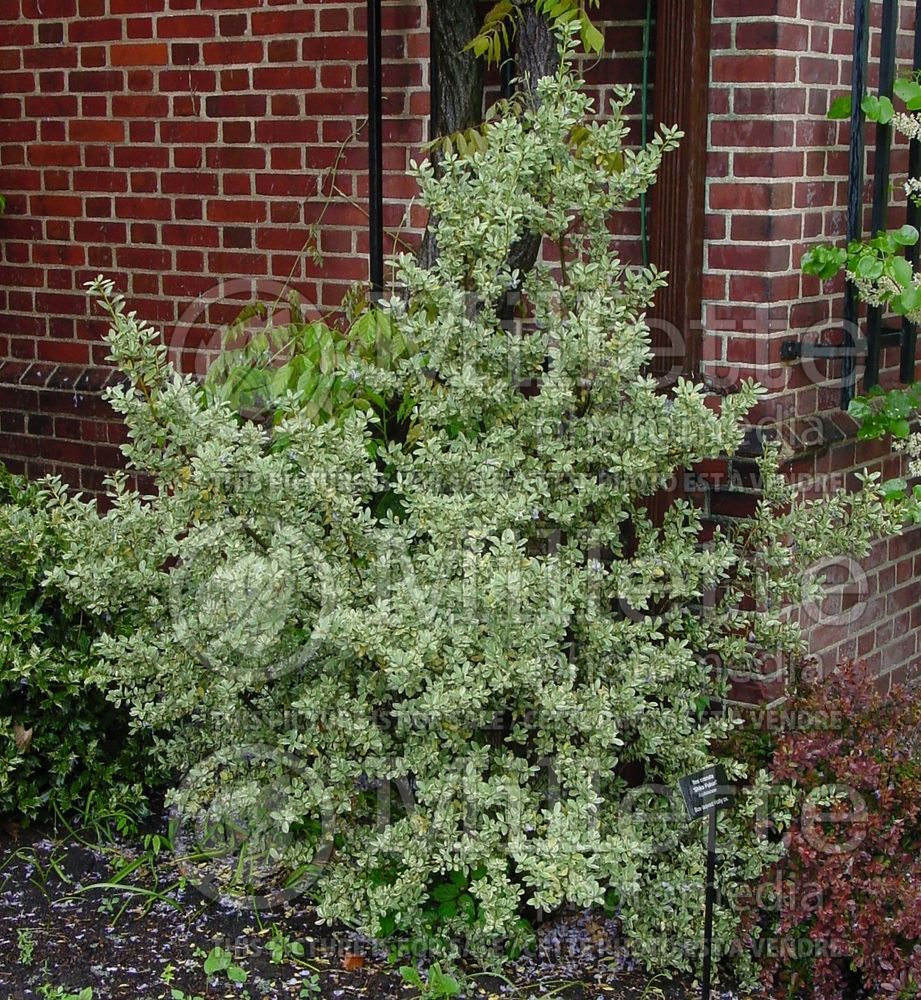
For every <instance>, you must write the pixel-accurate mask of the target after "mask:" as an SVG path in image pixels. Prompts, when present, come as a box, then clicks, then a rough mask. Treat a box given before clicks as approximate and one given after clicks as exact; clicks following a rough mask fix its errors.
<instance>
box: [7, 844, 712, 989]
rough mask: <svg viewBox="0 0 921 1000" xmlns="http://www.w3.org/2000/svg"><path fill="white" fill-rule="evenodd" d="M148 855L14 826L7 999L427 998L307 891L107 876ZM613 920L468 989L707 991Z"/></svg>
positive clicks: (562, 938) (579, 917)
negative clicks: (227, 891) (275, 905)
mask: <svg viewBox="0 0 921 1000" xmlns="http://www.w3.org/2000/svg"><path fill="white" fill-rule="evenodd" d="M137 856H138V852H137V851H133V850H132V848H131V847H130V846H128V845H123V844H114V845H105V846H103V847H100V846H97V845H93V844H91V843H90V842H89V841H86V840H84V839H82V838H81V839H73V838H70V839H61V838H59V837H56V836H55V835H54V834H53V833H51V832H49V831H48V830H27V831H18V830H12V831H10V830H8V831H7V832H6V833H2V832H0V1000H43V998H44V996H45V995H46V994H47V993H48V992H49V991H48V990H47V989H46V990H45V991H44V992H43V991H42V987H52V988H53V987H62V988H63V992H64V993H68V992H73V993H78V992H79V991H80V989H83V988H86V987H92V989H93V998H94V1000H121V998H132V1000H134V998H151V1000H154V998H156V1000H170V998H171V991H172V990H181V991H182V992H183V993H185V994H186V995H187V996H188V997H189V998H190V1000H192V998H202V1000H217V998H235V1000H247V998H248V1000H259V998H266V1000H273V998H278V1000H282V998H299V1000H303V998H319V997H325V998H335V1000H340V998H341V1000H348V998H351V997H364V998H370V1000H389V998H397V997H399V998H401V1000H410V998H411V997H413V996H415V995H417V993H416V991H415V990H413V989H412V988H410V987H407V986H406V985H405V983H404V982H403V981H402V979H401V978H400V976H399V974H398V973H397V972H396V971H395V970H394V968H393V966H389V965H388V964H387V962H386V960H385V958H384V957H383V956H381V955H380V954H375V952H374V949H373V948H369V947H367V946H363V945H362V944H361V943H360V942H359V941H357V940H356V939H355V937H354V936H352V935H350V934H349V933H348V932H346V931H336V930H333V929H330V928H328V927H324V926H320V925H318V924H317V922H316V920H315V918H314V916H313V913H312V911H311V909H310V907H309V906H308V905H307V904H306V903H303V902H301V901H298V900H295V901H294V902H293V903H290V904H288V905H286V906H285V908H284V909H283V910H279V911H278V912H274V913H259V914H257V913H254V912H253V911H252V909H249V910H247V909H244V908H239V907H237V906H232V905H228V904H227V902H226V901H223V902H222V901H220V900H218V901H214V900H210V899H207V898H204V897H203V896H202V895H201V894H200V893H199V892H198V891H197V890H196V889H195V888H194V887H193V886H191V885H189V884H185V885H183V884H182V882H181V881H180V880H181V878H182V874H183V873H182V872H181V871H178V870H177V869H176V868H175V867H172V866H173V862H172V861H171V860H169V859H165V858H164V857H163V856H162V855H161V857H160V858H159V859H158V860H157V864H156V867H155V868H152V867H151V866H150V865H142V866H141V867H139V868H138V869H137V870H136V871H134V872H132V873H131V874H130V877H126V878H125V879H124V881H123V882H122V883H120V884H119V885H117V886H114V887H112V886H109V887H100V883H109V882H111V880H112V879H113V876H114V874H115V873H117V872H118V871H119V870H121V869H123V868H124V866H125V865H126V864H129V863H130V862H131V860H132V858H136V857H137ZM146 893H157V894H159V895H161V896H162V897H163V898H159V899H157V898H155V897H154V896H152V895H147V894H146ZM273 927H275V928H277V930H278V931H279V932H281V933H283V934H284V935H286V936H287V938H288V939H290V940H292V941H297V942H300V943H301V944H302V945H303V947H304V954H303V957H302V958H300V959H298V958H293V957H291V956H288V957H287V958H285V959H284V960H283V961H281V962H279V963H278V964H276V963H275V962H273V960H272V956H271V954H270V953H269V951H268V950H267V948H266V943H267V942H268V941H269V940H270V939H271V937H272V928H273ZM612 928H613V925H612V924H610V922H607V921H605V920H604V919H603V918H595V917H592V916H591V915H585V914H574V915H572V916H571V917H568V918H564V919H562V920H558V921H556V922H554V923H553V924H548V925H546V926H544V927H543V928H541V930H540V932H539V936H538V941H539V943H538V947H537V949H536V951H535V953H534V954H533V955H529V956H525V957H524V958H523V959H521V960H520V961H519V962H518V963H517V965H515V966H513V967H512V968H511V969H507V970H506V975H507V977H508V978H507V980H504V979H500V978H490V977H486V976H482V975H479V976H476V978H473V976H472V975H471V978H469V979H468V980H467V984H466V986H465V994H464V995H465V996H466V997H467V998H468V1000H473V998H493V1000H505V998H507V997H521V998H526V997H528V998H529V997H534V998H540V997H558V998H560V1000H602V998H603V1000H621V998H623V1000H662V998H668V1000H682V998H690V997H696V996H699V995H700V994H699V990H698V989H695V988H693V987H692V984H688V983H680V982H675V981H668V980H666V979H664V978H662V977H659V978H658V979H654V980H651V978H650V976H649V975H648V974H645V973H643V972H641V971H639V970H637V969H635V968H633V967H632V964H631V963H630V962H629V959H627V958H625V956H624V954H623V952H622V949H621V948H620V947H619V945H618V943H617V941H616V938H615V934H616V932H615V931H614V930H613V929H612ZM216 945H220V946H221V947H222V948H225V949H227V950H228V951H230V952H232V953H233V954H234V963H235V964H236V965H238V966H240V967H241V968H242V969H244V970H245V971H246V974H247V978H246V982H245V983H243V984H237V983H232V982H230V981H229V980H228V979H227V977H226V975H224V974H223V973H222V974H220V975H218V976H215V977H212V978H211V979H210V980H209V978H208V977H207V976H206V975H205V973H204V971H203V958H204V955H205V954H206V953H207V952H208V951H210V950H211V949H212V948H214V947H215V946H216ZM470 971H471V972H472V971H473V970H470ZM50 995H51V996H52V997H53V996H54V995H55V994H54V993H51V994H50ZM720 995H721V994H719V992H717V993H716V994H715V997H719V996H720ZM722 996H723V997H725V998H727V1000H728V998H729V997H730V996H731V995H730V994H722Z"/></svg>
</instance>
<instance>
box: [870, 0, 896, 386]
mask: <svg viewBox="0 0 921 1000" xmlns="http://www.w3.org/2000/svg"><path fill="white" fill-rule="evenodd" d="M898 31H899V4H898V0H883V22H882V33H881V36H880V46H879V96H880V97H888V98H889V99H890V100H892V86H893V84H894V83H895V50H896V39H897V36H898ZM891 148H892V125H891V124H888V123H887V124H885V125H883V124H882V123H881V122H877V123H876V158H875V161H874V164H873V168H874V169H873V212H872V215H871V219H872V222H871V233H872V235H873V236H875V235H876V234H877V233H878V232H880V231H881V230H883V229H885V228H886V218H887V214H888V211H887V210H888V207H889V173H890V170H889V165H890V157H891ZM882 320H883V311H882V309H881V308H880V307H879V306H871V307H870V308H869V309H868V310H867V362H866V368H865V369H864V386H865V388H867V389H870V388H871V387H872V386H874V385H876V384H877V383H878V382H879V357H880V344H879V331H880V327H881V326H882Z"/></svg>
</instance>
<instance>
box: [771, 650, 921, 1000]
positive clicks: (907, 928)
mask: <svg viewBox="0 0 921 1000" xmlns="http://www.w3.org/2000/svg"><path fill="white" fill-rule="evenodd" d="M792 708H793V712H794V716H793V717H794V718H795V719H798V720H800V721H801V725H798V726H797V727H796V728H795V729H793V730H791V731H789V732H786V733H784V734H783V736H782V738H781V739H780V741H779V743H778V747H777V751H776V753H775V756H774V763H773V774H774V777H775V778H776V779H777V780H780V781H787V782H795V784H796V786H797V788H798V790H799V791H800V792H801V797H800V799H799V805H798V809H797V812H796V814H795V817H794V822H793V824H792V827H791V829H790V830H789V832H788V834H787V843H788V851H787V856H786V858H785V860H784V861H783V862H782V863H781V865H780V866H778V868H777V870H775V872H774V873H773V879H772V881H773V883H774V885H775V886H776V888H777V889H778V890H779V900H778V902H779V922H778V924H777V926H776V928H775V930H776V934H777V939H776V942H777V943H778V944H779V947H778V948H776V949H774V950H775V951H776V954H774V955H769V956H768V958H767V961H766V969H765V975H766V978H767V981H768V983H769V985H770V987H771V989H772V991H773V992H774V994H775V995H776V996H792V995H796V994H797V993H798V992H800V991H803V992H804V993H805V995H808V996H813V997H816V998H819V1000H841V998H842V997H844V996H847V995H848V994H849V993H850V994H852V995H856V996H861V995H869V996H881V995H882V996H893V997H896V996H903V997H914V996H917V995H919V993H921V988H919V987H921V691H918V690H915V691H910V690H906V689H905V688H901V687H897V688H893V689H892V690H891V691H890V692H889V693H888V694H881V693H880V691H879V688H878V684H877V682H876V681H875V680H874V678H873V677H872V676H870V675H869V673H868V671H867V669H866V666H865V665H863V664H858V663H847V664H844V665H843V666H842V667H840V668H839V669H838V670H837V671H836V672H835V673H834V674H832V675H831V676H829V677H828V678H826V679H825V680H823V681H821V682H819V683H818V684H817V685H815V686H814V687H813V688H811V689H810V690H808V691H807V692H805V693H804V694H803V695H802V696H801V697H799V698H797V699H796V700H795V701H794V703H793V706H792ZM823 786H835V787H836V788H837V789H838V790H839V796H837V797H836V799H837V801H835V802H834V803H833V804H832V805H826V804H822V801H823V796H822V789H823Z"/></svg>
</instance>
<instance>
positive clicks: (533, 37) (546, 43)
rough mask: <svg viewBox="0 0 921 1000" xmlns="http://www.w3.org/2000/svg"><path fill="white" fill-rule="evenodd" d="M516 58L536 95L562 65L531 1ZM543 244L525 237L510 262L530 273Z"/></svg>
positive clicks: (525, 85) (526, 88)
mask: <svg viewBox="0 0 921 1000" xmlns="http://www.w3.org/2000/svg"><path fill="white" fill-rule="evenodd" d="M515 62H516V76H517V77H518V89H519V90H521V91H523V92H524V93H525V94H528V95H529V96H530V97H531V98H532V99H534V92H535V90H536V89H537V83H538V81H539V80H540V79H542V78H543V77H545V76H551V75H552V74H553V73H555V72H556V71H557V69H559V65H560V53H559V48H558V46H557V41H556V36H555V35H554V34H553V31H552V30H551V28H550V25H549V24H548V23H547V19H546V18H545V17H543V16H542V15H540V14H538V13H537V11H536V10H535V9H534V7H533V6H531V5H529V6H527V7H525V8H524V10H523V12H522V19H521V24H519V26H518V36H517V45H516V52H515ZM540 245H541V237H540V236H539V235H534V236H525V237H523V238H522V239H521V240H519V241H518V242H517V243H516V244H515V245H514V246H513V247H512V251H511V253H510V254H509V265H510V266H511V267H512V268H518V270H519V271H520V272H521V273H522V274H526V273H527V272H528V271H530V270H531V268H532V267H534V264H535V262H536V261H537V258H538V256H539V255H540Z"/></svg>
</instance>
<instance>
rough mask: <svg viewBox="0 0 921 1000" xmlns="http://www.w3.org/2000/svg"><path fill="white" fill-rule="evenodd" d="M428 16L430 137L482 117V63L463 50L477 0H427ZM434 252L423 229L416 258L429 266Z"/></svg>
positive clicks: (475, 20)
mask: <svg viewBox="0 0 921 1000" xmlns="http://www.w3.org/2000/svg"><path fill="white" fill-rule="evenodd" d="M429 16H430V19H431V43H430V44H431V46H432V58H433V60H434V63H435V65H436V66H437V73H438V86H437V87H436V88H434V91H433V93H432V100H433V102H434V103H433V105H432V131H433V133H434V134H433V135H432V138H433V139H434V138H435V137H436V136H440V135H451V133H453V132H461V131H465V130H466V129H468V128H473V127H474V126H475V125H479V124H480V122H481V121H482V120H483V62H482V60H481V59H477V58H476V56H474V54H473V53H472V52H469V51H468V52H465V51H464V48H465V46H466V45H467V43H468V42H469V41H470V40H471V39H472V38H473V37H474V35H476V33H477V32H478V31H479V30H480V14H479V9H478V4H477V0H429ZM433 155H434V154H433ZM437 255H438V247H437V246H436V245H435V237H434V234H433V233H432V230H431V228H427V229H426V231H425V235H424V236H423V237H422V246H421V248H420V250H419V260H420V261H421V263H422V264H423V265H424V266H425V267H431V266H432V264H433V263H434V262H435V258H436V257H437Z"/></svg>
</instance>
